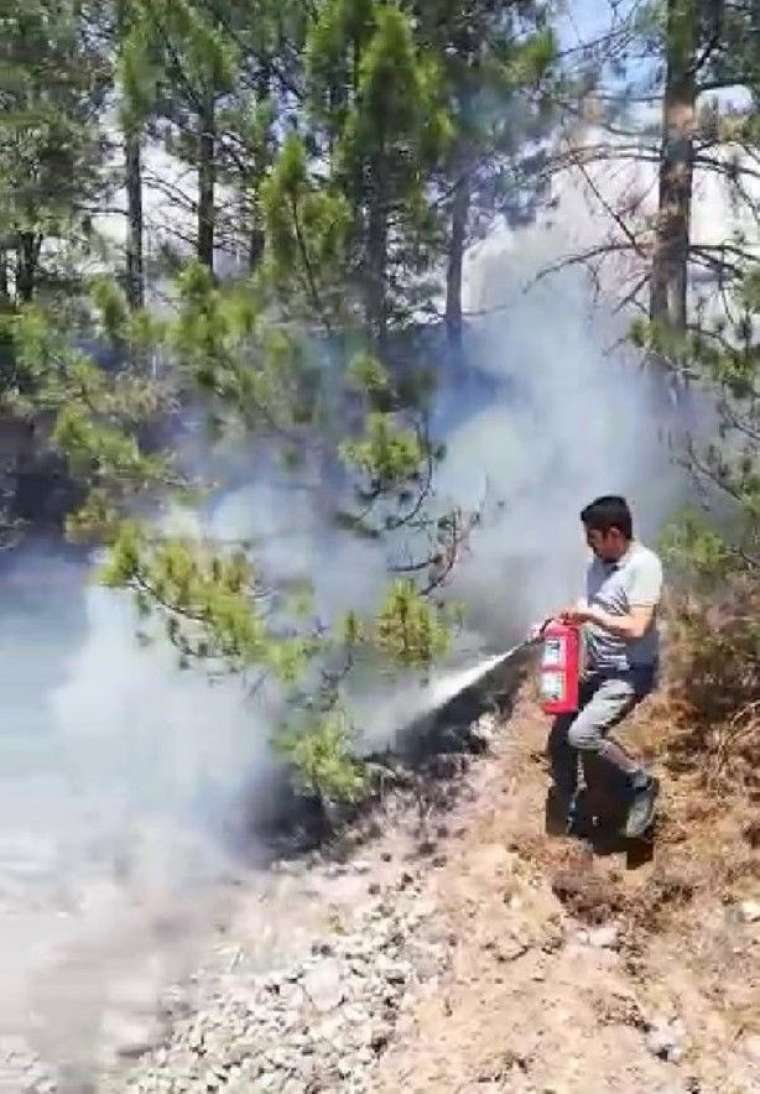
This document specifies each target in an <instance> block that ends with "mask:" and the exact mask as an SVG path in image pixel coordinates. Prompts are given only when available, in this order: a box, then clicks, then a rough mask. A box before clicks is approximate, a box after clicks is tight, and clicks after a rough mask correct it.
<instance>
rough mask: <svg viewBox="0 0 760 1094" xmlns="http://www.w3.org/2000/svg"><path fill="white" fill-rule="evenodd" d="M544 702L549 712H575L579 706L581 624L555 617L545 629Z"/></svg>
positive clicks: (543, 705) (542, 662)
mask: <svg viewBox="0 0 760 1094" xmlns="http://www.w3.org/2000/svg"><path fill="white" fill-rule="evenodd" d="M543 640H544V647H543V653H542V656H541V705H542V707H543V710H544V713H545V714H574V713H575V711H576V710H577V709H578V698H579V688H580V667H581V634H580V629H579V628H578V627H574V626H572V625H571V624H569V623H560V622H558V621H556V620H552V622H551V623H549V625H548V626H547V627H545V628H544V631H543Z"/></svg>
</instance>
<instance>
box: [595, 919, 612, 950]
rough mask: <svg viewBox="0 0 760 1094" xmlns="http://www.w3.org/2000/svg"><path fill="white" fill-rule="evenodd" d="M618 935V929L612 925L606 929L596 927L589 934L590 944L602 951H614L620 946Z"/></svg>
mask: <svg viewBox="0 0 760 1094" xmlns="http://www.w3.org/2000/svg"><path fill="white" fill-rule="evenodd" d="M618 934H619V933H618V929H617V927H616V926H614V924H611V923H610V924H608V925H607V926H605V927H594V928H593V929H592V930H590V931H589V932H588V943H589V945H590V946H597V947H598V948H599V949H600V950H614V949H616V947H617V944H618Z"/></svg>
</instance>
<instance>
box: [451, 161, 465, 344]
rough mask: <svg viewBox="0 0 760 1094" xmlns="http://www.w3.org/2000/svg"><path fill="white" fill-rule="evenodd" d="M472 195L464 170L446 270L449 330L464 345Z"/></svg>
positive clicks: (457, 190) (454, 205) (453, 211)
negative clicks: (464, 287) (464, 282)
mask: <svg viewBox="0 0 760 1094" xmlns="http://www.w3.org/2000/svg"><path fill="white" fill-rule="evenodd" d="M470 198H471V185H470V179H469V176H468V175H467V174H463V175H462V177H461V178H460V180H459V182H458V183H457V184H456V188H455V190H454V200H453V202H452V205H451V238H450V240H449V262H448V269H447V273H446V333H447V335H448V338H449V341H450V342H451V343H452V344H454V345H460V344H461V341H462V266H463V263H464V249H465V243H466V240H467V220H468V217H469V213H470Z"/></svg>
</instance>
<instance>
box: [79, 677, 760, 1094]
mask: <svg viewBox="0 0 760 1094" xmlns="http://www.w3.org/2000/svg"><path fill="white" fill-rule="evenodd" d="M479 730H480V734H479V737H480V739H481V741H482V740H483V739H484V737H488V738H490V748H489V749H488V751H487V752H486V754H485V755H482V756H480V757H479V758H476V759H473V758H468V757H464V756H462V755H457V754H451V755H445V756H442V757H440V756H439V757H437V761H436V766H437V767H439V768H440V769H441V771H442V772H443V773H444V776H445V777H444V778H443V779H442V781H436V780H433V782H432V783H430V784H429V785H428V786H427V787H426V789H425V792H424V793H423V794H422V795H421V796H417V797H415V795H416V794H417V791H415V792H414V793H411V792H409V791H407V792H401V791H394V792H391V793H390V794H389V795H388V796H387V798H386V799H385V800H384V801H383V803H382V804H381V806H380V807H379V808H378V810H377V812H376V813H375V814H374V816H373V817H371V818H369V819H368V822H367V828H368V832H369V838H368V839H367V840H365V841H364V843H363V846H362V848H361V852H360V855H361V858H360V859H359V858H358V857H357V853H356V852H354V854H353V857H352V855H351V854H350V853H347V849H346V847H344V848H343V849H342V850H343V853H341V849H339V848H336V849H333V851H334V852H335V853H337V858H338V860H339V861H335V856H333V860H332V861H331V860H330V857H329V856H326V857H323V856H312V858H311V859H310V860H304V861H301V862H290V863H284V864H281V869H280V870H279V871H277V872H275V873H273V874H272V876H271V878H270V881H269V882H268V883H267V886H266V887H265V888H263V889H262V890H261V891H260V892H253V891H251V892H250V893H249V892H248V890H243V897H242V899H241V903H240V906H239V908H238V911H237V913H236V915H235V916H234V917H233V918H232V920H231V921H230V922H229V924H227V925H226V927H225V929H224V933H223V935H222V936H220V942H219V945H218V947H217V952H216V953H215V954H212V955H210V956H209V961H208V962H207V965H206V968H205V970H199V974H198V976H197V977H196V978H194V980H195V992H194V996H193V999H192V1001H191V1002H190V1001H189V1002H188V1006H187V1007H186V1008H185V1012H184V1017H181V1018H179V1019H178V1020H176V1021H175V1022H174V1024H173V1026H172V1027H171V1028H170V1029H169V1030H168V1031H167V1035H166V1037H165V1039H164V1041H163V1043H162V1044H161V1045H160V1046H159V1047H157V1048H156V1049H155V1050H153V1051H152V1052H151V1053H149V1054H148V1055H146V1056H144V1057H143V1059H142V1060H141V1061H140V1062H139V1063H138V1064H137V1066H136V1067H135V1068H134V1069H133V1070H132V1071H131V1072H130V1074H129V1075H123V1076H122V1077H121V1078H119V1077H117V1076H113V1077H112V1078H113V1080H114V1081H113V1082H112V1083H109V1084H108V1086H107V1087H101V1086H99V1087H98V1088H97V1089H99V1090H101V1089H102V1090H105V1089H108V1091H109V1092H113V1091H116V1090H120V1091H121V1090H132V1091H136V1092H139V1094H179V1092H180V1091H181V1092H183V1094H184V1092H199V1094H200V1092H208V1091H209V1090H218V1091H220V1092H225V1094H249V1092H252V1094H258V1092H263V1091H269V1092H270V1094H272V1092H275V1094H320V1092H322V1094H328V1092H329V1094H333V1092H335V1094H338V1092H340V1094H399V1092H401V1091H403V1092H404V1094H470V1092H471V1094H480V1092H482V1091H488V1090H491V1091H497V1090H499V1091H510V1092H512V1091H514V1092H517V1094H528V1092H532V1094H606V1092H615V1094H639V1092H640V1094H645V1092H646V1094H657V1092H660V1094H745V1092H753V1091H757V1092H758V1094H760V881H759V879H760V851H759V850H758V844H759V843H760V839H758V836H757V833H758V826H757V823H756V818H755V820H753V817H754V812H753V810H754V811H756V806H755V805H753V804H752V803H747V802H746V801H744V800H742V799H740V798H737V799H736V800H734V799H733V798H731V797H730V796H729V797H726V796H724V797H722V798H717V797H712V798H709V797H706V796H705V794H704V793H703V792H702V791H701V790H700V789H699V788H698V785H697V781H696V777H695V775H694V773H692V774H688V773H685V774H682V775H681V776H680V777H679V779H678V781H676V780H675V777H674V775H673V774H671V773H670V772H669V771H668V770H667V768H666V766H665V763H664V760H665V759H666V755H667V743H668V726H667V723H666V722H665V721H664V720H663V709H661V708H658V707H657V705H656V704H654V705H651V706H649V707H647V705H646V704H645V706H644V708H642V711H641V712H640V714H639V717H638V720H637V721H635V722H634V724H633V725H632V726H631V727H627V728H626V737H627V739H628V740H629V741H633V743H635V746H636V747H637V748H639V749H641V750H643V751H644V752H646V753H648V754H649V755H650V758H651V759H652V762H654V763H655V764H656V765H657V766H658V767H659V768H660V769H661V771H660V773H661V774H662V776H663V788H664V792H663V798H662V810H661V813H662V820H661V825H660V830H659V834H658V837H657V840H656V843H655V847H654V854H653V855H650V856H649V857H647V855H646V854H642V853H641V851H642V848H641V847H640V846H639V847H635V846H632V847H628V848H625V847H619V848H614V847H607V848H606V853H603V851H605V849H604V848H597V849H596V850H593V849H592V848H591V847H590V846H589V845H587V844H584V843H581V842H580V841H578V840H571V839H565V838H561V839H557V838H550V837H548V836H546V835H545V834H544V801H545V792H546V786H547V777H546V770H545V762H544V757H543V750H544V742H545V738H546V732H547V723H546V719H545V718H544V717H543V716H541V715H540V714H539V713H538V712H537V709H536V707H535V704H534V703H533V702H532V700H531V698H530V696H529V695H527V694H523V695H522V697H521V698H518V701H517V704H516V707H515V709H514V710H513V712H512V714H511V716H510V717H509V718H507V717H502V718H496V717H494V716H491V715H487V716H486V717H485V718H484V719H481V723H480V725H479ZM748 810H749V812H748ZM359 835H360V834H359V833H358V832H355V833H354V836H355V837H356V838H357V839H358V837H359ZM275 955H276V956H277V958H278V963H277V964H276V965H273V959H274V957H275Z"/></svg>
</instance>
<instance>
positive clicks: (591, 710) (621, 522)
mask: <svg viewBox="0 0 760 1094" xmlns="http://www.w3.org/2000/svg"><path fill="white" fill-rule="evenodd" d="M581 521H582V522H583V526H584V529H585V533H586V541H587V543H588V545H589V547H590V548H591V550H592V552H593V555H594V557H593V560H592V562H591V564H590V566H589V568H588V572H587V575H586V597H585V599H584V600H581V601H579V602H578V603H577V604H576V605H575V606H574V607H572V608H570V609H568V610H567V611H565V612H563V613H562V614H561V615H560V618H561V619H562V621H563V622H565V623H572V624H576V625H580V626H582V627H583V638H584V669H583V675H582V679H581V696H580V704H579V711H578V713H577V714H571V715H562V716H560V717H558V718H557V719H556V721H555V723H554V726H553V728H552V731H551V735H550V738H549V757H550V761H551V767H552V774H553V778H554V788H553V790H552V793H551V795H550V811H551V812H552V813H554V815H555V822H556V821H559V823H560V824H561V825H562V826H563V827H564V829H565V831H568V832H570V831H572V830H573V827H574V825H575V821H576V813H577V789H578V788H577V782H578V760H579V756H588V755H595V756H597V757H599V758H600V759H601V760H603V761H605V762H606V763H607V764H609V765H611V767H612V768H614V769H616V770H617V773H618V774H619V775H620V776H621V779H622V782H623V783H624V785H625V786H626V787H627V791H628V797H629V801H630V807H629V810H628V817H627V822H626V826H625V834H626V835H627V836H629V837H631V838H635V837H638V836H641V835H643V834H644V833H645V832H646V831H647V829H648V828H649V827H650V825H651V823H652V820H653V818H654V805H655V799H656V797H657V793H658V790H659V785H658V782H657V780H656V779H654V778H652V776H651V775H649V774H648V773H647V772H646V771H645V770H644V769H643V768H642V767H641V765H640V764H639V763H637V762H636V761H635V760H633V759H632V758H631V757H630V756H629V755H628V753H627V752H625V751H624V749H623V748H621V746H620V745H619V744H617V743H616V742H615V741H613V740H611V739H610V737H609V736H608V734H609V731H610V730H611V729H612V728H613V727H614V726H616V725H617V724H618V723H619V722H620V721H622V719H623V718H625V716H626V715H627V714H629V713H630V711H631V710H633V708H634V707H635V706H636V705H637V704H638V703H639V702H641V700H642V699H644V698H645V696H647V695H648V694H649V692H650V691H651V690H652V689H653V687H654V685H655V682H656V677H657V671H658V661H659V636H658V631H657V607H658V604H659V601H660V596H661V593H662V566H661V564H660V560H659V559H658V557H657V555H655V554H654V553H653V552H652V551H650V550H648V549H647V548H646V547H644V546H643V545H642V544H640V543H638V542H637V541H636V540H635V539H634V537H633V520H632V518H631V512H630V509H629V508H628V504H627V502H626V501H625V499H624V498H621V497H616V496H607V497H601V498H597V500H596V501H594V502H592V503H591V505H589V506H587V507H586V508H585V509H584V510H583V512H582V513H581Z"/></svg>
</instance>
